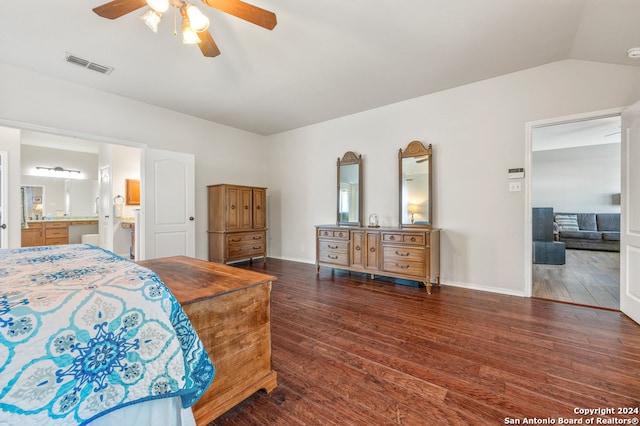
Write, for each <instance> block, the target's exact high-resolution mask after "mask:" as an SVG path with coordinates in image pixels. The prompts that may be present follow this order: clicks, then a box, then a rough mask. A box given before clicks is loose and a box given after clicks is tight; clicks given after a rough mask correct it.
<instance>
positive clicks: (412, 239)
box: [382, 232, 427, 246]
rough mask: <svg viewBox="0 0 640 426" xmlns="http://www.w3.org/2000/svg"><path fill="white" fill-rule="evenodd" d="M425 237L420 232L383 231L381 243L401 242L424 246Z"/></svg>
mask: <svg viewBox="0 0 640 426" xmlns="http://www.w3.org/2000/svg"><path fill="white" fill-rule="evenodd" d="M426 240H427V237H426V235H425V234H424V233H422V232H406V233H405V232H383V233H382V242H383V243H402V244H414V245H419V246H424V245H425V242H426Z"/></svg>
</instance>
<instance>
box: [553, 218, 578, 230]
mask: <svg viewBox="0 0 640 426" xmlns="http://www.w3.org/2000/svg"><path fill="white" fill-rule="evenodd" d="M555 222H556V223H557V224H558V228H559V230H560V232H562V231H579V230H580V228H579V227H578V216H577V215H575V214H566V215H565V214H557V215H556V217H555Z"/></svg>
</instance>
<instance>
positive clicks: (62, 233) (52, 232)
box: [44, 226, 69, 240]
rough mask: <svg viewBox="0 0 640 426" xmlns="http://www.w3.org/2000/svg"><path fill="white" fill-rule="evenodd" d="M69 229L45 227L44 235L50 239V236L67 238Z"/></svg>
mask: <svg viewBox="0 0 640 426" xmlns="http://www.w3.org/2000/svg"><path fill="white" fill-rule="evenodd" d="M68 232H69V230H68V228H66V227H65V228H53V229H50V228H49V226H47V227H46V228H45V231H44V237H45V238H46V239H47V240H48V239H49V238H67V236H68V235H69V234H68Z"/></svg>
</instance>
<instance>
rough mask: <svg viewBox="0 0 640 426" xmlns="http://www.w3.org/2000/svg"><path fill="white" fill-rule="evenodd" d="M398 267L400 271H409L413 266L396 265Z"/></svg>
mask: <svg viewBox="0 0 640 426" xmlns="http://www.w3.org/2000/svg"><path fill="white" fill-rule="evenodd" d="M396 266H397V267H398V268H400V269H409V266H411V265H398V264H397V263H396Z"/></svg>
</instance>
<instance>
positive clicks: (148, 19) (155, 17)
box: [140, 9, 162, 33]
mask: <svg viewBox="0 0 640 426" xmlns="http://www.w3.org/2000/svg"><path fill="white" fill-rule="evenodd" d="M161 18H162V15H161V14H160V13H159V12H156V11H155V10H153V9H149V10H147V11H146V12H145V13H143V14H142V15H141V16H140V19H142V21H143V22H144V23H145V24H146V25H147V27H149V28H150V29H151V31H153V32H154V33H157V32H158V25H159V24H160V19H161Z"/></svg>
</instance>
